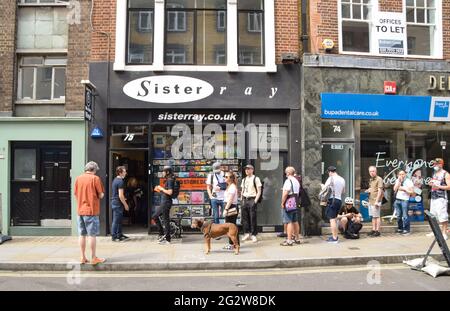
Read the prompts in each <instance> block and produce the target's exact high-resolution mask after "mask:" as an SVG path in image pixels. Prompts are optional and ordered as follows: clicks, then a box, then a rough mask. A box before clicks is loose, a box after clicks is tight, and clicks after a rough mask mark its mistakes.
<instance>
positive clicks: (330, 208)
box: [325, 199, 342, 219]
mask: <svg viewBox="0 0 450 311" xmlns="http://www.w3.org/2000/svg"><path fill="white" fill-rule="evenodd" d="M341 205H342V201H341V200H338V199H329V200H328V204H327V209H326V210H325V216H326V217H327V218H328V219H335V218H336V217H337V215H338V214H339V210H340V209H341Z"/></svg>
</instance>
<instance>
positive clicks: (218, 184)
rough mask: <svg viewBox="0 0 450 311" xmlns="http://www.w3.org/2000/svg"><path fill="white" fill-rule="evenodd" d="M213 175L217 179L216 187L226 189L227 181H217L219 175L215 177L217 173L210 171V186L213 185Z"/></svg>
mask: <svg viewBox="0 0 450 311" xmlns="http://www.w3.org/2000/svg"><path fill="white" fill-rule="evenodd" d="M213 175H214V176H216V179H217V187H219V188H220V190H222V191H223V190H227V183H226V182H219V177H217V174H216V173H211V181H210V184H211V186H213V184H214V183H213Z"/></svg>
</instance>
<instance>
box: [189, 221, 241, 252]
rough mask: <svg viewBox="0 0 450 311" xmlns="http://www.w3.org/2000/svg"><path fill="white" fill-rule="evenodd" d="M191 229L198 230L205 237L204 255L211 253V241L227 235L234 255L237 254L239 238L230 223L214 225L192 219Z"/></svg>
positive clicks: (236, 229) (233, 225)
mask: <svg viewBox="0 0 450 311" xmlns="http://www.w3.org/2000/svg"><path fill="white" fill-rule="evenodd" d="M191 228H194V229H195V228H198V229H200V231H201V232H202V233H203V236H204V237H205V248H206V249H205V254H206V255H208V254H209V252H210V251H211V239H214V238H218V237H220V236H222V235H225V234H226V235H227V236H228V237H229V238H230V239H231V241H233V246H234V254H235V255H238V254H239V237H238V233H239V231H238V227H237V226H236V225H235V224H232V223H224V224H214V223H212V222H209V221H204V220H203V219H193V220H192V225H191Z"/></svg>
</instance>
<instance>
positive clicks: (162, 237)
mask: <svg viewBox="0 0 450 311" xmlns="http://www.w3.org/2000/svg"><path fill="white" fill-rule="evenodd" d="M165 237H166V236H165V235H159V236H158V239H157V241H158V242H161V241H162V240H164V239H165Z"/></svg>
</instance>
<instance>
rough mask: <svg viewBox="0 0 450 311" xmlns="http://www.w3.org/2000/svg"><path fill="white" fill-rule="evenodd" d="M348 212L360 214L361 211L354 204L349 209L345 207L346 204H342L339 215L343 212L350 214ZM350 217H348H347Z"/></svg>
mask: <svg viewBox="0 0 450 311" xmlns="http://www.w3.org/2000/svg"><path fill="white" fill-rule="evenodd" d="M348 213H354V214H356V215H357V214H359V212H358V210H357V209H356V208H355V207H354V206H352V207H350V208H349V209H347V208H346V207H345V205H344V206H342V207H341V209H340V210H339V215H342V214H348ZM347 218H348V217H347Z"/></svg>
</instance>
